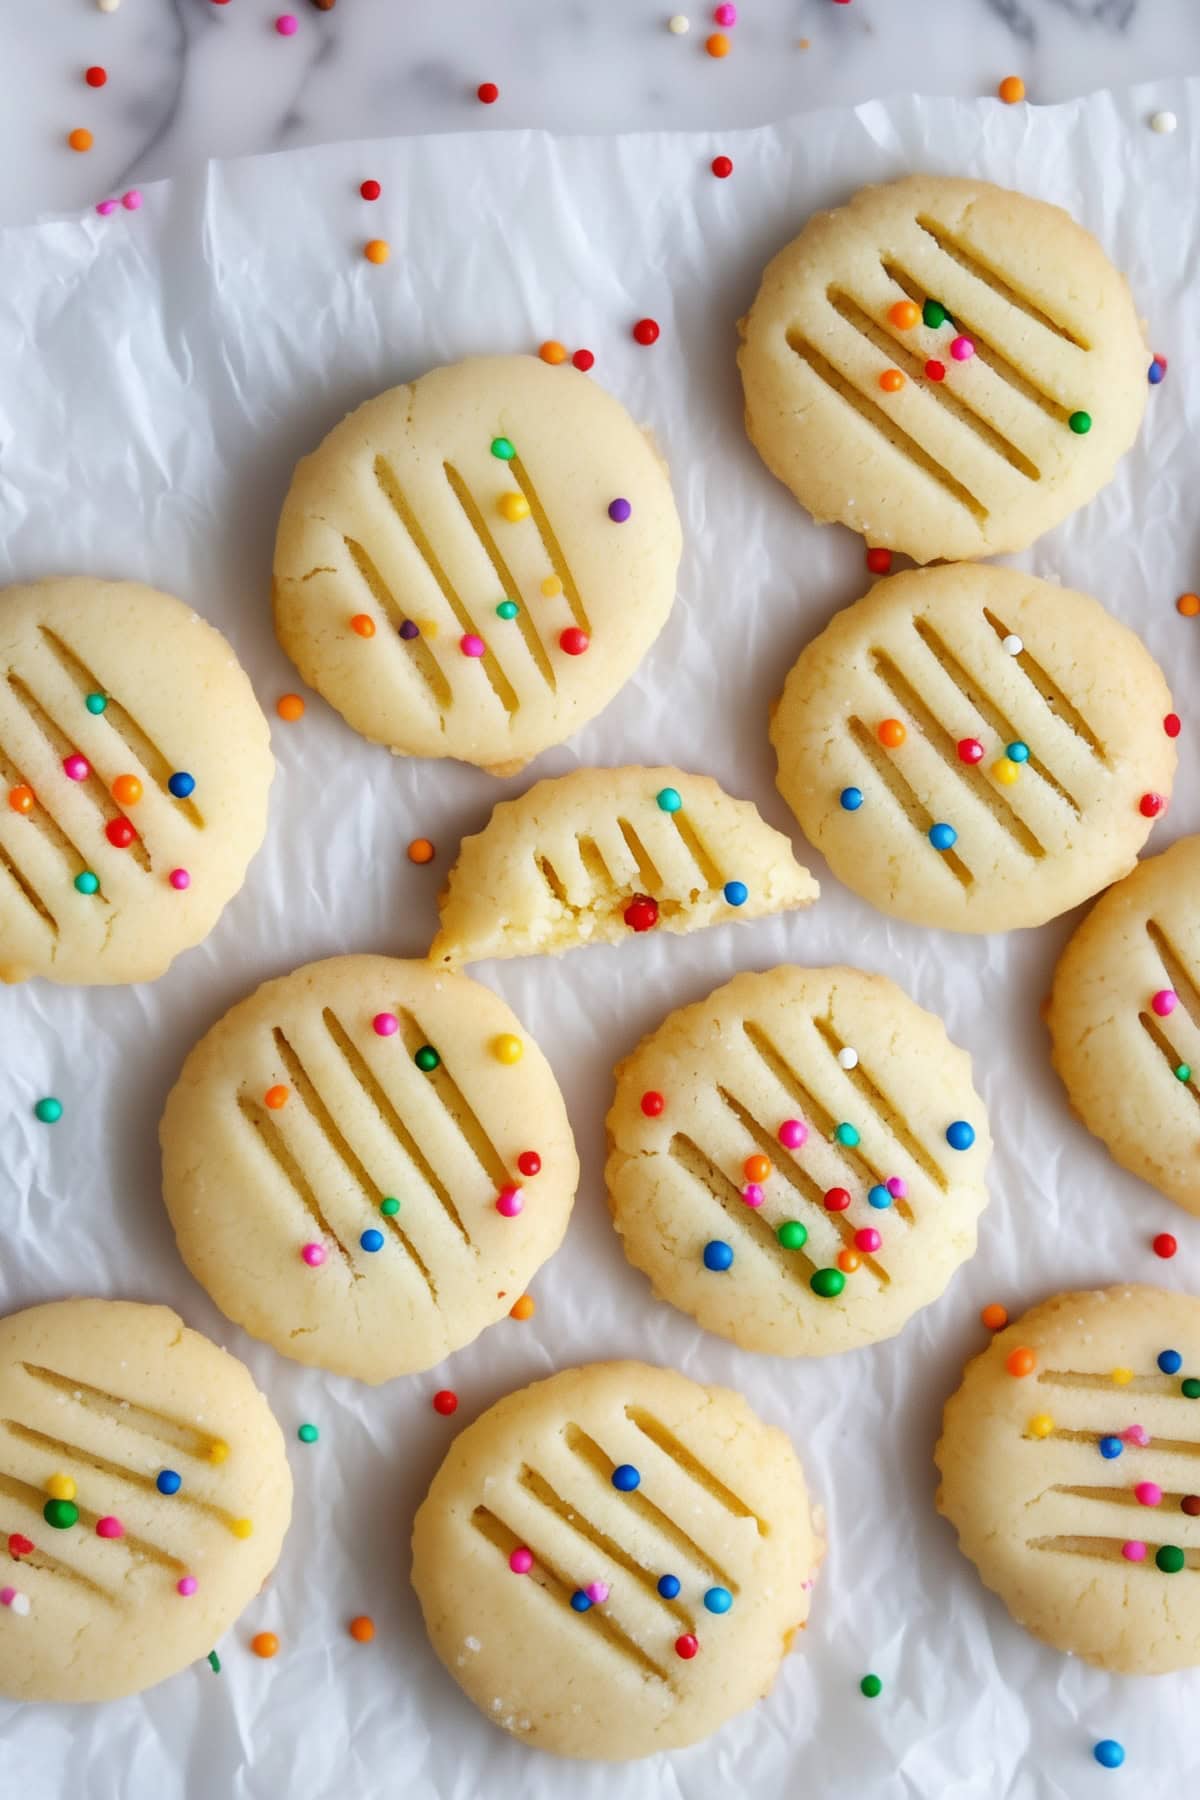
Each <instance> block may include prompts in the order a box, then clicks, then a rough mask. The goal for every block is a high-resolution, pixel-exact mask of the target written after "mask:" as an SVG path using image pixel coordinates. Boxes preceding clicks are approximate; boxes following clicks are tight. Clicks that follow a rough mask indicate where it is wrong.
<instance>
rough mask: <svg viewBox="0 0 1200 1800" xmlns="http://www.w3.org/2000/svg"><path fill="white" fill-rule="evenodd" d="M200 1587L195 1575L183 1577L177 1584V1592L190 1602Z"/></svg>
mask: <svg viewBox="0 0 1200 1800" xmlns="http://www.w3.org/2000/svg"><path fill="white" fill-rule="evenodd" d="M199 1586H200V1583H199V1582H198V1581H197V1580H196V1577H195V1576H194V1575H183V1576H181V1577H180V1579H179V1580H178V1581H177V1582H176V1583H175V1592H176V1593H177V1594H182V1596H183V1598H184V1599H185V1600H190V1599H191V1597H192V1595H193V1594H194V1593H195V1591H196V1589H197V1588H198V1587H199Z"/></svg>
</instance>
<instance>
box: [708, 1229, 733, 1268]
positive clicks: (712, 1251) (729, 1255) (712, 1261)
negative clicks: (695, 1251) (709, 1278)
mask: <svg viewBox="0 0 1200 1800" xmlns="http://www.w3.org/2000/svg"><path fill="white" fill-rule="evenodd" d="M704 1266H705V1268H706V1269H711V1270H712V1271H713V1273H714V1274H718V1275H719V1274H723V1273H724V1271H725V1270H726V1269H731V1268H732V1267H733V1251H732V1250H731V1249H730V1247H729V1245H728V1244H726V1243H724V1242H723V1241H722V1240H721V1239H720V1238H713V1239H712V1240H711V1241H710V1242H709V1243H707V1244H705V1246H704Z"/></svg>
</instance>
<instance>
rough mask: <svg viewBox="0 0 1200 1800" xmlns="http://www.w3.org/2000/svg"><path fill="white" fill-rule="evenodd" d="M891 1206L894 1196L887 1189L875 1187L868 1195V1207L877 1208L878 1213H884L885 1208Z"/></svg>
mask: <svg viewBox="0 0 1200 1800" xmlns="http://www.w3.org/2000/svg"><path fill="white" fill-rule="evenodd" d="M891 1204H892V1196H891V1195H890V1194H889V1193H888V1191H887V1189H886V1188H885V1187H873V1188H872V1189H871V1191H870V1193H869V1194H868V1195H867V1205H868V1206H873V1207H875V1209H876V1211H878V1212H882V1211H883V1209H884V1208H885V1207H887V1206H890V1205H891Z"/></svg>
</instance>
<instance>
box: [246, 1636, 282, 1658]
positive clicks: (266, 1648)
mask: <svg viewBox="0 0 1200 1800" xmlns="http://www.w3.org/2000/svg"><path fill="white" fill-rule="evenodd" d="M250 1648H251V1649H252V1650H253V1652H254V1654H255V1656H261V1657H262V1658H263V1660H264V1661H266V1660H267V1659H268V1658H269V1657H272V1656H277V1655H278V1654H279V1639H278V1638H277V1637H276V1636H275V1633H274V1632H273V1631H256V1632H255V1634H254V1636H253V1637H252V1638H251V1639H250Z"/></svg>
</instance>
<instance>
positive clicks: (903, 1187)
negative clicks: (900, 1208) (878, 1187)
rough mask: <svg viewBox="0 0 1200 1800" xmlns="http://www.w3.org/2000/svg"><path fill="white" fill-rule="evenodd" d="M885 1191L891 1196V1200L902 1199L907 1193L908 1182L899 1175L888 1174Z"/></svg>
mask: <svg viewBox="0 0 1200 1800" xmlns="http://www.w3.org/2000/svg"><path fill="white" fill-rule="evenodd" d="M887 1191H888V1193H889V1194H890V1195H891V1196H892V1199H893V1200H903V1199H904V1198H905V1197H906V1195H907V1193H908V1183H907V1181H903V1180H902V1179H901V1178H900V1176H899V1175H889V1176H888V1179H887Z"/></svg>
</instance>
